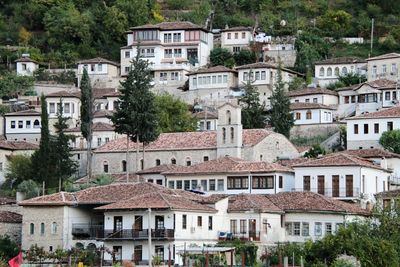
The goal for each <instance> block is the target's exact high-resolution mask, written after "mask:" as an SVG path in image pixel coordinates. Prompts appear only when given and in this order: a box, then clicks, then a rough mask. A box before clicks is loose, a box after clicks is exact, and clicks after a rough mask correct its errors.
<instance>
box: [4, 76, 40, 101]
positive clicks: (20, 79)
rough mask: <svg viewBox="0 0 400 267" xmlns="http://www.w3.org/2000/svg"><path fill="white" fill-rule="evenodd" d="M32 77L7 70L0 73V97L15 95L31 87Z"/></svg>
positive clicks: (21, 93)
mask: <svg viewBox="0 0 400 267" xmlns="http://www.w3.org/2000/svg"><path fill="white" fill-rule="evenodd" d="M33 82H34V79H33V77H30V76H18V75H17V74H16V73H12V72H7V73H4V74H3V75H0V97H17V96H18V95H23V94H24V93H25V92H26V91H28V90H30V89H32V88H33Z"/></svg>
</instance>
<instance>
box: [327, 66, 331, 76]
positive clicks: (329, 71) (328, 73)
mask: <svg viewBox="0 0 400 267" xmlns="http://www.w3.org/2000/svg"><path fill="white" fill-rule="evenodd" d="M326 76H328V77H330V76H332V68H331V67H329V68H328V69H327V70H326Z"/></svg>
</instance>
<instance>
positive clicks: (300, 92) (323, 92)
mask: <svg viewBox="0 0 400 267" xmlns="http://www.w3.org/2000/svg"><path fill="white" fill-rule="evenodd" d="M287 95H288V96H291V97H293V96H305V95H335V96H337V95H338V93H337V92H336V91H333V90H329V89H325V88H320V87H317V88H305V89H299V90H293V91H289V92H288V94H287Z"/></svg>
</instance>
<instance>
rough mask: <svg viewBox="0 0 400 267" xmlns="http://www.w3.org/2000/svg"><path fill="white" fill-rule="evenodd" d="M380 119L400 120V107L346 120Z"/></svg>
mask: <svg viewBox="0 0 400 267" xmlns="http://www.w3.org/2000/svg"><path fill="white" fill-rule="evenodd" d="M379 118H400V106H395V107H392V108H388V109H382V110H380V111H376V112H371V113H365V114H362V115H359V116H356V117H350V118H347V119H346V120H358V119H379Z"/></svg>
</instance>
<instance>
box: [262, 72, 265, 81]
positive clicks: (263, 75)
mask: <svg viewBox="0 0 400 267" xmlns="http://www.w3.org/2000/svg"><path fill="white" fill-rule="evenodd" d="M265 79H266V74H265V71H262V72H261V80H265Z"/></svg>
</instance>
